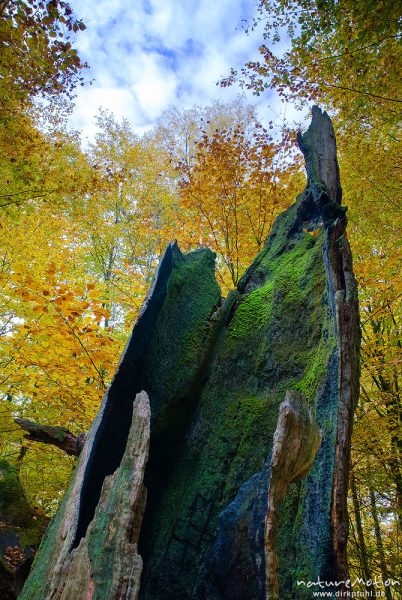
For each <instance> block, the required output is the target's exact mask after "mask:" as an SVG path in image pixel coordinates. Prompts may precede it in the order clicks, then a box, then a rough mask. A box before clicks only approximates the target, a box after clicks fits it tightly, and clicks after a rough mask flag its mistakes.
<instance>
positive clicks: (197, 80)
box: [71, 0, 283, 138]
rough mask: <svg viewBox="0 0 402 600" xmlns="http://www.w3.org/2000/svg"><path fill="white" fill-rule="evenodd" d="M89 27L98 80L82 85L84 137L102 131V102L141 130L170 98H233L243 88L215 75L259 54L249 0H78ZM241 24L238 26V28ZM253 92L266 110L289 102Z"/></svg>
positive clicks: (188, 102) (78, 118)
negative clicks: (249, 22) (244, 24)
mask: <svg viewBox="0 0 402 600" xmlns="http://www.w3.org/2000/svg"><path fill="white" fill-rule="evenodd" d="M71 5H72V7H73V9H74V12H75V14H76V16H78V17H82V18H83V20H84V22H85V23H86V25H87V29H86V31H84V32H81V33H80V34H79V36H78V38H77V47H78V50H79V52H80V55H81V57H82V58H83V59H84V60H86V61H87V62H88V63H89V65H90V66H91V70H90V78H93V79H94V80H95V82H94V84H93V86H92V87H90V88H88V87H84V88H82V89H80V90H79V91H78V95H77V102H76V108H75V111H74V113H73V116H72V118H71V125H72V126H73V127H74V128H76V129H82V130H83V134H84V137H89V138H93V136H94V135H95V132H96V127H95V124H94V117H95V115H96V114H97V112H98V110H99V107H100V106H102V107H104V108H108V109H109V110H111V111H112V112H113V113H114V114H115V115H116V116H117V117H118V118H122V117H126V118H128V119H129V120H130V121H131V123H132V124H133V126H134V128H135V129H136V130H137V132H138V133H141V132H143V131H144V128H146V127H150V126H151V125H152V124H153V123H154V122H155V121H156V119H157V118H158V117H159V116H160V114H161V113H162V111H163V110H165V109H166V108H167V107H168V106H170V105H172V104H173V105H175V106H177V107H178V108H189V107H191V106H192V105H194V104H198V105H200V104H208V103H210V102H211V101H212V100H215V99H222V100H228V101H229V100H231V99H233V97H234V96H235V95H236V94H237V93H238V92H239V90H238V88H235V87H233V88H229V89H222V88H220V87H217V86H216V81H217V80H218V79H219V78H220V77H221V76H225V75H226V74H228V73H229V70H230V67H231V66H233V67H235V68H236V67H237V68H239V67H241V66H243V64H244V62H245V61H247V60H250V59H253V58H256V57H257V56H258V51H257V47H258V38H256V37H254V38H253V37H248V36H246V35H245V34H244V32H243V31H241V19H242V18H246V17H249V16H250V15H249V14H247V13H246V12H245V11H247V10H250V8H249V7H250V5H251V3H250V4H249V3H245V2H244V0H202V1H201V2H200V1H199V0H187V2H183V1H182V0H142V1H141V0H137V1H136V2H135V3H134V6H133V3H132V2H131V1H130V0H114V1H113V2H110V1H109V0H86V2H80V1H79V0H72V2H71ZM236 27H237V28H238V29H236ZM247 99H248V100H249V101H250V102H252V103H254V104H257V105H261V106H264V107H265V110H264V112H267V111H268V117H269V118H268V120H269V119H270V118H272V117H273V116H274V115H275V114H276V113H277V112H278V111H282V110H283V109H282V108H281V106H280V103H278V99H277V98H275V97H273V96H272V97H269V99H270V101H271V103H273V105H274V107H273V109H272V110H271V109H270V108H269V107H268V108H267V104H268V102H267V98H263V99H256V98H255V97H254V96H252V95H251V94H249V95H248V97H247Z"/></svg>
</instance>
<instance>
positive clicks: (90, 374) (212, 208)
mask: <svg viewBox="0 0 402 600" xmlns="http://www.w3.org/2000/svg"><path fill="white" fill-rule="evenodd" d="M401 16H402V15H401V8H400V5H399V3H397V2H394V1H392V0H381V1H380V2H378V1H376V0H338V1H335V0H260V1H259V2H258V4H257V6H256V13H255V17H254V18H253V19H251V21H250V22H249V24H248V25H247V26H246V33H247V28H249V30H250V31H251V30H253V31H254V32H259V35H260V38H261V43H260V48H259V53H260V61H253V62H249V63H247V64H246V65H245V66H244V67H243V68H241V69H240V70H239V71H236V70H234V69H233V70H232V71H231V72H230V74H229V75H228V76H227V77H226V78H225V79H223V80H222V81H221V82H220V85H221V86H223V87H225V86H229V85H234V84H239V85H240V86H242V87H244V88H247V89H249V90H252V91H253V93H255V94H261V95H262V97H264V93H266V92H268V91H269V90H276V92H277V93H278V94H279V95H280V96H281V97H282V98H283V100H284V101H285V102H293V103H295V104H296V105H298V106H300V107H306V106H307V107H308V106H311V104H312V103H317V104H319V105H320V106H321V107H322V108H324V109H326V110H328V111H329V113H330V115H331V117H332V119H333V122H334V127H335V130H336V133H337V142H338V154H339V162H340V169H341V180H342V186H343V195H344V199H343V202H344V204H345V205H347V206H348V207H349V208H348V221H349V232H348V235H349V239H350V242H351V246H352V251H353V256H354V268H355V273H356V276H357V279H358V285H359V301H360V311H361V326H362V334H363V339H362V351H361V367H362V374H361V394H360V400H359V403H358V406H357V408H356V415H355V424H354V434H353V449H352V464H351V477H350V498H349V513H350V538H349V559H350V567H351V573H352V575H353V576H355V577H361V578H362V579H364V580H367V579H370V578H374V577H375V576H377V577H382V578H383V580H386V579H388V578H392V579H394V580H400V581H401V580H402V574H401V565H402V556H401V551H402V549H401V526H402V464H401V461H402V438H401V420H402V407H401V397H400V385H401V381H400V362H401V359H400V348H401V345H400V338H399V337H398V332H399V327H400V319H401V310H400V297H401V281H400V275H399V273H400V265H401V247H400V240H401V211H400V206H399V198H400V173H401V164H400V153H399V152H398V150H399V141H400V140H399V137H400V130H399V123H400V120H399V119H400V106H401V102H402V100H401V94H400V81H401V71H402V69H401V52H400V36H401ZM84 29H85V24H84V23H83V22H82V21H80V20H79V19H78V18H76V17H75V16H74V14H73V11H72V9H71V7H70V6H69V5H68V4H67V3H66V2H63V1H59V0H50V1H47V2H45V1H41V0H11V1H10V0H3V1H2V2H1V3H0V43H1V46H2V49H1V55H0V110H1V114H0V121H1V129H0V145H1V150H2V152H1V157H0V182H1V189H0V219H1V220H0V232H1V237H0V280H1V288H2V294H1V297H0V434H1V438H0V453H1V456H2V458H4V459H6V460H7V461H8V462H9V463H11V464H14V465H15V466H16V467H17V469H18V472H19V477H20V479H21V481H22V483H23V486H24V489H25V491H26V494H27V497H28V499H29V501H30V502H31V503H32V505H33V506H35V507H37V509H39V510H40V511H42V512H44V513H46V514H47V515H52V514H53V513H54V511H55V509H56V507H57V505H58V502H59V500H60V498H61V496H62V495H63V493H64V490H65V488H66V485H67V483H68V480H69V477H70V475H71V470H72V468H73V466H74V458H73V457H69V456H68V455H67V454H65V453H63V452H62V451H61V450H58V449H57V448H54V447H52V446H49V445H42V444H38V443H31V442H29V441H27V440H26V439H25V438H24V437H23V432H22V431H21V429H20V428H19V427H18V426H17V425H16V424H15V422H14V419H15V418H16V417H21V418H24V419H30V420H32V421H36V422H40V423H42V424H51V425H60V426H64V427H67V428H68V429H69V430H70V431H72V432H73V433H74V434H75V435H77V434H78V433H80V432H82V431H87V430H88V429H89V427H90V424H91V421H92V419H93V418H94V415H95V414H96V412H97V410H98V407H99V404H100V401H101V398H102V396H103V394H104V392H105V389H106V388H107V385H108V383H109V382H110V378H111V377H112V375H113V372H114V369H115V367H116V363H117V361H118V358H119V355H120V353H121V351H122V348H123V346H124V343H125V341H126V339H127V337H128V335H129V332H130V330H131V328H132V325H133V322H134V320H135V317H136V315H137V312H138V310H139V307H140V305H141V302H142V300H143V298H144V295H145V293H146V291H147V289H148V287H149V285H150V282H151V279H152V275H153V273H154V270H155V267H156V266H157V264H158V259H159V257H160V255H161V254H162V253H163V251H164V249H165V247H166V245H167V244H168V243H169V242H170V241H172V240H174V239H176V240H177V241H178V244H179V246H180V248H181V250H182V251H184V252H187V251H190V250H194V249H195V248H197V247H199V246H201V245H204V246H209V247H210V248H211V249H212V250H213V251H214V252H216V254H217V279H218V282H219V284H220V285H221V288H222V293H223V294H224V295H226V294H227V292H228V291H229V290H230V289H232V288H233V287H235V286H236V284H237V282H238V280H239V278H240V277H241V275H242V273H243V272H244V270H245V269H246V268H247V266H248V265H249V264H250V262H251V260H252V259H253V258H254V257H255V255H256V254H257V253H258V251H259V250H260V249H261V248H262V246H263V244H264V241H265V239H266V237H267V235H268V233H269V230H270V228H271V225H272V223H273V221H274V219H275V217H276V216H277V215H278V214H279V213H280V212H281V211H283V210H284V209H285V208H286V207H287V206H289V205H290V204H291V203H293V201H294V199H295V196H296V194H297V193H299V192H300V191H301V190H302V189H303V186H304V179H305V175H304V167H303V164H302V161H301V156H300V153H299V152H298V151H297V149H296V145H295V130H296V125H295V124H292V123H290V124H289V123H288V124H285V123H284V124H283V125H282V126H278V125H277V124H274V123H269V124H267V125H265V127H264V126H263V125H262V124H261V123H260V122H259V121H258V116H257V113H256V110H255V109H254V108H253V106H250V105H248V104H247V103H246V102H245V100H244V98H242V97H239V98H238V99H236V100H234V101H231V102H229V103H223V102H214V103H211V104H210V106H207V107H204V108H199V107H194V108H193V109H187V110H182V109H179V108H175V107H172V108H171V109H169V110H168V111H166V112H165V113H164V114H163V115H162V117H161V118H160V119H159V120H158V122H157V124H156V125H155V126H154V127H153V128H152V130H150V131H148V132H146V133H144V134H143V135H138V134H136V133H135V132H134V130H133V127H132V126H131V125H130V123H129V121H128V120H123V121H118V120H116V119H115V118H114V116H113V115H112V114H111V113H109V112H105V111H103V112H100V114H99V116H98V123H97V124H98V128H99V132H98V134H97V136H96V139H95V141H94V142H93V143H91V144H89V145H88V146H87V147H86V149H85V150H83V149H82V147H81V143H80V137H79V134H78V133H76V132H72V131H70V130H69V128H68V127H67V118H68V115H69V113H70V112H71V107H72V104H73V102H74V94H75V90H76V89H77V86H80V85H81V84H82V83H83V81H84V79H83V78H84V72H85V69H86V65H85V64H83V63H82V61H81V59H80V57H79V55H78V53H77V50H76V49H75V48H74V38H75V34H79V32H80V31H81V30H84ZM284 39H285V40H286V44H287V45H286V48H287V49H285V50H284V49H283V48H284V46H283V40H284ZM305 234H306V235H314V236H316V235H321V234H322V233H321V231H320V230H319V229H318V230H314V231H306V232H305ZM384 593H385V594H386V597H387V598H391V597H392V596H391V591H390V589H389V588H384Z"/></svg>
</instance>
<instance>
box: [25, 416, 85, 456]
mask: <svg viewBox="0 0 402 600" xmlns="http://www.w3.org/2000/svg"><path fill="white" fill-rule="evenodd" d="M14 420H15V422H16V423H17V425H19V426H20V427H21V428H22V429H23V430H24V431H27V432H28V435H25V436H24V437H25V438H26V439H28V440H31V441H35V442H42V443H43V444H53V446H57V447H58V448H60V450H64V452H67V454H70V455H71V456H78V455H79V454H80V452H81V450H82V447H83V445H84V443H85V439H86V433H85V432H82V433H80V434H79V435H78V436H75V435H73V434H72V433H71V431H69V430H68V429H66V428H65V427H53V426H51V425H40V424H39V423H34V422H33V421H27V420H26V419H14Z"/></svg>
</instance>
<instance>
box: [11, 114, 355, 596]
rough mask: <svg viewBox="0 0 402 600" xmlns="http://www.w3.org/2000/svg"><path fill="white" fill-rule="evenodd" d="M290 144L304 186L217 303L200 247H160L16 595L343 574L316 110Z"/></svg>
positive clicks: (322, 153)
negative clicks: (137, 432)
mask: <svg viewBox="0 0 402 600" xmlns="http://www.w3.org/2000/svg"><path fill="white" fill-rule="evenodd" d="M299 145H300V148H301V149H302V151H303V153H304V156H305V159H306V167H307V176H308V182H307V187H306V189H305V191H304V192H303V193H302V194H300V195H299V197H298V199H297V202H296V204H294V205H293V206H291V207H290V208H289V209H288V210H287V211H285V212H284V213H283V214H282V215H280V216H279V217H278V219H277V220H276V222H275V224H274V226H273V229H272V232H271V234H270V236H269V238H268V240H267V242H266V245H265V247H264V249H263V250H262V252H261V253H260V254H259V255H258V257H257V258H256V260H255V261H254V263H253V264H252V265H251V267H250V268H249V269H248V271H247V272H246V274H245V275H244V277H243V278H242V280H241V281H240V283H239V285H238V289H237V290H236V291H234V292H232V293H231V294H230V295H229V296H228V298H226V300H224V301H223V300H222V299H221V297H220V290H219V288H218V285H217V283H216V280H215V277H214V255H213V254H212V253H211V252H210V251H209V250H199V251H196V252H193V253H190V254H188V255H186V256H183V255H182V254H181V252H180V251H179V249H178V247H177V245H176V244H173V245H170V246H169V247H168V249H167V250H166V253H165V255H164V257H163V259H162V261H161V263H160V266H159V269H158V272H157V274H156V276H155V279H154V282H153V284H152V287H151V290H150V292H149V294H148V296H147V299H146V301H145V303H144V305H143V307H142V309H141V312H140V315H139V318H138V320H137V323H136V324H135V327H134V330H133V333H132V336H131V338H130V340H129V342H128V344H127V347H126V350H125V352H124V354H123V357H122V359H121V361H120V364H119V366H118V369H117V372H116V375H115V378H114V380H113V382H112V384H111V386H110V389H109V390H108V392H107V394H106V396H105V398H104V401H103V403H102V407H101V409H100V412H99V414H98V416H97V418H96V420H95V422H94V424H93V427H92V429H91V431H90V433H89V436H88V440H87V442H86V444H85V446H84V449H83V451H82V452H81V455H80V459H79V465H78V468H77V471H76V473H75V476H74V478H73V481H72V483H71V486H70V490H69V491H68V492H67V494H66V497H65V499H64V501H63V503H62V505H61V507H60V509H59V511H58V514H57V516H56V518H55V520H54V521H53V523H52V525H51V526H50V527H49V529H48V532H47V534H46V537H45V539H44V540H43V543H42V545H41V549H40V552H39V553H38V556H37V559H36V561H35V566H34V569H33V571H32V574H31V576H30V577H29V579H28V581H27V583H26V585H25V587H24V590H23V593H22V596H21V598H22V600H28V599H30V600H38V599H39V598H40V600H50V599H52V600H54V599H55V598H60V599H61V598H63V600H79V599H81V598H82V599H85V600H90V599H97V600H112V599H113V600H115V599H118V598H125V599H132V598H136V597H137V593H139V598H140V599H141V600H195V599H198V600H202V599H204V600H261V599H262V598H281V600H291V599H294V598H298V599H301V600H302V599H304V598H310V597H311V594H310V590H309V589H308V588H306V587H305V586H304V587H303V585H302V584H300V581H305V582H307V581H316V580H317V579H318V578H320V579H321V580H326V581H328V582H336V581H339V580H343V579H345V578H346V576H347V561H346V541H347V526H348V519H347V512H346V495H347V484H348V461H349V453H350V436H351V427H352V416H353V409H354V406H355V403H356V400H357V394H358V379H359V360H358V356H359V343H360V333H359V325H358V302H357V292H356V284H355V280H354V277H353V272H352V263H351V255H350V250H349V245H348V242H347V239H346V234H345V228H346V217H345V209H344V208H343V207H342V206H341V195H342V194H341V186H340V180H339V169H338V163H337V159H336V144H335V136H334V132H333V128H332V124H331V121H330V119H329V117H328V116H327V115H326V114H325V113H322V112H321V111H320V110H319V109H318V108H314V109H313V118H312V123H311V125H310V127H309V129H308V130H307V132H306V133H305V134H304V135H300V136H299ZM141 390H145V391H146V393H147V395H148V396H149V402H150V414H151V417H150V449H149V460H148V464H147V467H146V469H145V472H144V485H145V487H146V488H147V502H146V509H145V514H144V519H143V521H142V525H141V527H140V522H141V517H142V508H143V498H144V496H143V495H142V494H141V493H140V490H141V489H142V488H141V485H140V479H141V475H142V472H143V471H144V468H145V460H146V452H145V438H146V435H145V430H146V427H145V426H144V427H143V429H142V432H143V433H142V434H141V436H140V439H141V440H142V441H141V444H140V445H141V448H142V449H143V451H142V452H140V453H135V452H134V453H133V452H131V451H130V450H127V449H129V448H130V447H131V444H132V440H133V437H132V436H133V433H132V432H133V429H132V428H131V430H130V422H131V415H132V410H133V401H134V398H135V397H136V395H137V394H138V393H139V392H140V391H141ZM286 394H287V399H286V401H285V403H283V399H284V397H285V395H286ZM137 398H138V397H137ZM281 406H282V408H281ZM134 414H135V408H134ZM278 419H279V420H278ZM136 422H137V425H135V423H136ZM301 424H303V426H301ZM137 426H138V419H136V418H134V419H133V425H132V427H137ZM318 430H320V432H321V434H320V436H321V445H320V446H319V448H318V439H319V434H318ZM130 431H131V433H130ZM275 432H276V433H275ZM127 453H128V454H127ZM133 473H134V475H133ZM125 480H127V487H125V486H124V485H123V482H124V481H125ZM115 481H119V482H120V483H119V485H118V486H117V487H116V488H115V484H114V483H111V482H115ZM130 486H131V487H130ZM117 488H119V489H120V488H121V489H123V488H124V490H126V491H127V490H128V489H131V490H136V492H135V494H136V495H135V494H134V495H135V499H134V500H133V496H132V495H130V493H129V494H127V493H126V492H124V493H123V494H118V493H116V494H115V493H114V492H111V491H110V490H114V489H116V490H117ZM133 493H134V491H133ZM106 505H107V509H106ZM130 507H131V508H130ZM120 528H121V531H120ZM117 530H119V531H120V533H119V535H118V536H117V537H113V535H114V534H113V535H112V532H115V531H117ZM131 530H132V531H133V532H134V533H133V538H131V537H130V535H131V534H130V535H129V537H128V538H127V535H128V534H127V532H128V531H131ZM139 532H140V533H139ZM138 533H139V541H138V552H139V554H140V555H141V557H142V561H143V571H142V576H141V581H140V582H139V575H140V570H141V569H140V567H139V565H140V559H139V557H138V554H137V549H136V547H135V545H136V540H137V536H138ZM116 535H117V534H116ZM123 539H124V543H123V541H122V542H121V543H122V544H123V545H122V546H120V545H119V544H120V541H118V540H123ZM127 540H128V541H127ZM127 544H133V545H134V547H135V549H133V548H132V553H131V554H130V558H129V560H127V561H126V560H125V556H123V554H122V553H124V552H126V550H124V548H126V549H127ZM130 565H131V566H132V567H133V569H132V570H130ZM127 582H129V583H127ZM108 586H109V587H108ZM110 586H111V587H110ZM336 589H339V587H337V588H335V587H334V585H332V586H331V585H329V586H328V588H327V591H330V592H332V593H333V594H334V593H335V590H336ZM111 590H113V592H111ZM138 590H139V592H138ZM110 594H112V595H110Z"/></svg>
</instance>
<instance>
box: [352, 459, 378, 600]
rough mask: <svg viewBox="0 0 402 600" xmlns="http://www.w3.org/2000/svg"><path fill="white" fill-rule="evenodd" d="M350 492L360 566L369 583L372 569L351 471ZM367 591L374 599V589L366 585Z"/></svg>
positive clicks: (354, 480) (353, 476)
mask: <svg viewBox="0 0 402 600" xmlns="http://www.w3.org/2000/svg"><path fill="white" fill-rule="evenodd" d="M350 490H351V492H352V501H353V512H354V517H355V524H356V533H357V542H358V553H359V554H360V565H361V570H362V573H363V577H364V580H365V581H366V582H367V581H369V580H371V579H372V577H371V573H370V569H369V566H368V558H367V549H366V543H365V541H364V532H363V526H362V518H361V512H360V500H359V495H358V492H357V486H356V479H355V474H354V472H353V471H352V470H351V474H350ZM366 588H367V590H369V591H370V592H371V594H370V597H373V593H372V587H369V586H367V585H366Z"/></svg>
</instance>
